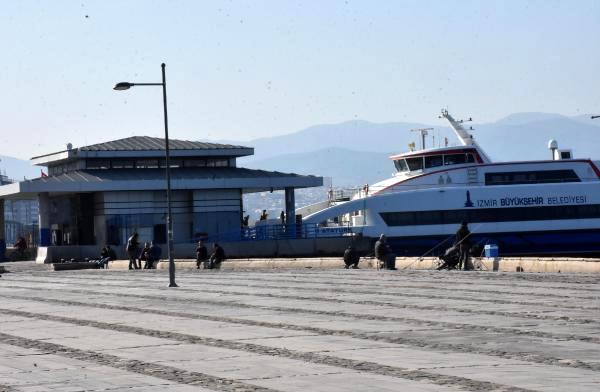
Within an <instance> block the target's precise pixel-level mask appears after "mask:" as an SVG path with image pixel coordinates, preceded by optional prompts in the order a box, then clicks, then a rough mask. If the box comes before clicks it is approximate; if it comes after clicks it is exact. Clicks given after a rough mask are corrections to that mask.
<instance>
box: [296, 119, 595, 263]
mask: <svg viewBox="0 0 600 392" xmlns="http://www.w3.org/2000/svg"><path fill="white" fill-rule="evenodd" d="M441 117H444V118H445V119H447V120H448V122H449V123H450V125H451V127H452V129H453V130H454V132H455V133H456V135H457V137H458V139H459V141H460V143H461V146H459V147H444V148H430V149H422V150H420V151H410V152H407V153H404V154H399V155H394V156H391V157H390V159H391V160H392V161H393V162H394V165H395V167H396V171H397V172H396V173H395V174H394V176H393V177H392V178H389V179H386V180H384V181H381V182H379V183H376V184H374V185H371V186H369V187H368V188H367V187H365V189H363V190H361V191H359V192H358V193H357V194H356V195H354V197H353V198H352V199H351V200H349V201H345V202H341V203H332V205H331V206H330V207H328V208H325V209H323V210H321V211H318V212H314V213H312V214H310V215H308V216H306V217H305V219H304V222H305V223H313V224H314V223H318V224H319V225H320V230H322V231H323V232H326V231H327V230H329V229H331V230H338V231H339V230H340V229H341V228H344V230H347V232H348V233H351V234H354V235H362V236H365V237H372V238H377V237H379V235H380V234H385V235H386V236H387V237H388V240H389V242H390V243H391V245H392V247H393V249H394V251H395V252H396V253H398V254H399V255H412V256H422V255H426V254H429V255H436V254H440V253H442V252H443V251H444V249H445V248H447V247H448V246H450V245H451V244H452V241H453V240H454V237H453V236H454V233H455V232H456V230H457V228H458V226H459V225H460V223H461V222H462V221H466V222H468V223H469V227H470V230H471V232H472V241H473V243H476V244H479V245H481V246H483V245H486V244H495V245H497V246H498V248H499V250H500V254H501V255H505V256H506V255H578V256H581V255H593V254H594V253H595V254H596V255H598V254H600V169H599V167H600V161H592V160H591V159H573V157H572V154H571V151H569V150H558V148H557V143H556V142H555V141H554V140H551V141H550V142H549V146H548V147H549V149H551V152H552V158H553V159H551V160H544V161H527V160H524V161H517V162H492V161H491V160H490V158H489V157H488V156H487V155H486V154H485V152H484V151H483V150H482V149H481V147H480V146H479V145H477V143H476V142H475V140H474V139H473V136H472V135H471V134H470V133H469V132H468V131H467V129H465V128H464V127H463V122H462V121H457V120H455V119H454V118H453V117H452V116H451V115H450V114H448V112H447V111H446V110H443V111H442V116H441ZM423 140H424V139H423Z"/></svg>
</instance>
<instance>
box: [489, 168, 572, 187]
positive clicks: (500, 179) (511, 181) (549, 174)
mask: <svg viewBox="0 0 600 392" xmlns="http://www.w3.org/2000/svg"><path fill="white" fill-rule="evenodd" d="M557 182H581V179H580V178H579V177H578V176H577V174H576V173H575V171H573V170H539V171H522V172H501V173H485V185H516V184H551V183H557Z"/></svg>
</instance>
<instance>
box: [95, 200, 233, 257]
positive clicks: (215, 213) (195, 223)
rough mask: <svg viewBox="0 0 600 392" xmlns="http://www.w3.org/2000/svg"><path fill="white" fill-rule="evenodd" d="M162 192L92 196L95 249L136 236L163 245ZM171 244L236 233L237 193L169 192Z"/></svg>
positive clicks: (164, 205)
mask: <svg viewBox="0 0 600 392" xmlns="http://www.w3.org/2000/svg"><path fill="white" fill-rule="evenodd" d="M166 212H167V200H166V192H164V191H129V192H98V193H96V194H95V195H94V237H95V242H96V244H98V245H103V244H105V243H108V244H111V245H116V246H119V245H124V244H125V243H126V241H127V238H128V237H129V236H131V235H132V234H133V232H137V233H138V234H139V236H140V241H141V242H146V241H151V240H154V241H156V242H158V243H161V244H164V243H166V235H167V231H166V215H167V214H166ZM171 215H172V217H173V241H174V243H192V242H195V241H197V240H198V239H199V238H203V237H208V236H217V235H219V234H223V233H231V232H234V231H238V232H239V229H240V227H241V191H240V190H239V189H233V190H230V189H222V190H194V191H173V192H171Z"/></svg>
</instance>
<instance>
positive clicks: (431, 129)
mask: <svg viewBox="0 0 600 392" xmlns="http://www.w3.org/2000/svg"><path fill="white" fill-rule="evenodd" d="M410 131H411V132H419V133H420V134H421V150H424V149H425V136H427V135H428V134H429V133H428V132H427V131H433V128H415V129H411V130H410ZM434 147H435V146H434Z"/></svg>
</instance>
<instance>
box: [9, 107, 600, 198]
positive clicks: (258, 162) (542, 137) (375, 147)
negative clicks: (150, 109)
mask: <svg viewBox="0 0 600 392" xmlns="http://www.w3.org/2000/svg"><path fill="white" fill-rule="evenodd" d="M469 124H471V123H469ZM471 126H472V127H473V131H471V132H472V133H473V135H474V137H475V140H476V141H477V142H478V143H479V145H480V146H481V147H482V148H483V149H484V150H485V151H486V153H487V154H488V155H489V156H490V158H491V159H492V160H494V161H511V160H522V159H528V160H536V159H549V158H550V152H549V151H548V148H547V145H548V141H549V140H550V139H555V140H557V141H558V143H559V148H561V149H562V148H565V149H572V150H573V155H574V157H575V158H593V159H600V151H599V150H600V148H599V146H600V119H598V120H591V119H590V116H589V115H579V116H563V115H560V114H553V113H533V112H530V113H515V114H511V115H509V116H507V117H505V118H503V119H501V120H498V121H496V122H492V123H481V124H477V123H474V124H472V125H471ZM429 127H432V128H434V131H433V132H430V134H432V135H434V136H435V140H433V138H432V137H428V138H427V139H426V145H427V147H430V146H432V145H433V144H434V145H435V146H438V145H443V143H444V138H447V139H448V141H449V145H458V140H457V139H456V136H455V135H454V134H453V132H452V131H451V130H450V128H449V127H447V126H438V125H428V124H421V123H408V122H391V123H372V122H368V121H362V120H357V121H348V122H343V123H339V124H324V125H315V126H312V127H309V128H306V129H303V130H300V131H297V132H293V133H290V134H287V135H280V136H273V137H266V138H258V139H254V140H250V141H234V140H213V142H219V143H228V144H236V145H244V146H251V147H254V148H255V155H254V156H251V157H245V158H241V159H240V160H239V162H238V166H241V167H248V168H256V169H258V168H260V169H264V170H276V171H280V172H293V173H298V174H314V175H319V176H325V177H332V179H333V185H334V186H359V185H362V184H365V183H373V182H376V181H378V180H381V179H384V178H386V177H389V176H390V174H391V173H392V172H393V171H394V167H393V164H392V162H391V161H390V160H389V159H388V157H389V156H390V155H393V154H398V153H402V152H406V151H407V150H408V147H407V146H408V144H409V143H411V142H413V141H414V142H416V144H417V146H419V143H420V137H419V135H418V134H417V133H415V132H410V130H411V129H415V128H429ZM0 159H1V161H0V169H2V173H3V174H6V175H8V177H10V178H14V179H22V178H23V177H27V178H33V177H39V175H40V168H38V167H33V166H31V165H30V164H29V162H27V161H23V160H20V159H16V158H10V157H5V156H0Z"/></svg>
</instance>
